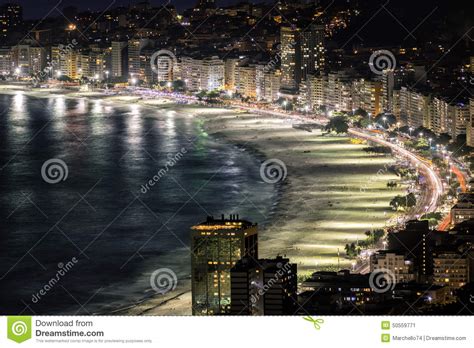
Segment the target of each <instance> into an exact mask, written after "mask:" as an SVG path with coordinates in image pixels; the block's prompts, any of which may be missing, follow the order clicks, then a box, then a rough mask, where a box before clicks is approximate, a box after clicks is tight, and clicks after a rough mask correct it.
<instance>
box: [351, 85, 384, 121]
mask: <svg viewBox="0 0 474 348" xmlns="http://www.w3.org/2000/svg"><path fill="white" fill-rule="evenodd" d="M352 93H353V98H352V99H353V104H352V108H353V109H359V108H360V109H363V110H365V111H367V112H368V113H370V114H371V115H372V116H376V115H378V114H379V113H381V112H382V82H380V81H371V80H367V79H357V80H354V81H353V85H352Z"/></svg>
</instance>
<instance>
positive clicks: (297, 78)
mask: <svg viewBox="0 0 474 348" xmlns="http://www.w3.org/2000/svg"><path fill="white" fill-rule="evenodd" d="M299 35H300V30H299V29H297V28H292V27H282V28H281V30H280V42H281V90H282V92H283V93H288V94H296V93H297V92H298V87H299V84H300V82H301V50H300V40H299V39H300V37H299Z"/></svg>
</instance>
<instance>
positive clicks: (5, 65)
mask: <svg viewBox="0 0 474 348" xmlns="http://www.w3.org/2000/svg"><path fill="white" fill-rule="evenodd" d="M11 72H12V52H11V49H10V48H9V47H5V48H3V47H2V48H0V74H2V75H9V74H10V73H11Z"/></svg>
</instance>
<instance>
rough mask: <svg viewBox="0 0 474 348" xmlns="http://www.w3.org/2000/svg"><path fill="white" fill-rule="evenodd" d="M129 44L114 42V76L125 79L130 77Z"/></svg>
mask: <svg viewBox="0 0 474 348" xmlns="http://www.w3.org/2000/svg"><path fill="white" fill-rule="evenodd" d="M126 48H127V42H125V41H112V76H113V77H123V76H127V75H128V71H127V70H128V55H127V53H128V52H127V49H126Z"/></svg>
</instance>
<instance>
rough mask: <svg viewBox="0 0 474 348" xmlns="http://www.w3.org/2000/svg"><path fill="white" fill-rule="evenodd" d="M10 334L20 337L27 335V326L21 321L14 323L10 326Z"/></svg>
mask: <svg viewBox="0 0 474 348" xmlns="http://www.w3.org/2000/svg"><path fill="white" fill-rule="evenodd" d="M12 333H13V334H14V335H15V336H21V335H24V334H26V333H28V326H26V324H25V322H23V321H16V322H14V323H13V325H12Z"/></svg>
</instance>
